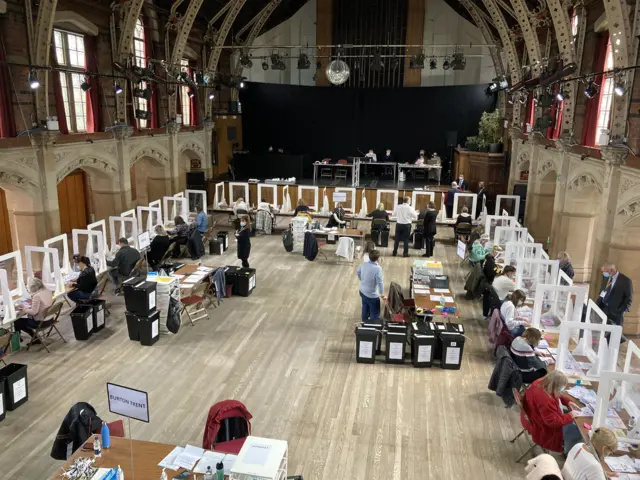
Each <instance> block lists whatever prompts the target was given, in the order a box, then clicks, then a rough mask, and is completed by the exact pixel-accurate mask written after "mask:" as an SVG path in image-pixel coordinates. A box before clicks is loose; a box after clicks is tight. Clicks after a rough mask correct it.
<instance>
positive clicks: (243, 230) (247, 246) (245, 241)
mask: <svg viewBox="0 0 640 480" xmlns="http://www.w3.org/2000/svg"><path fill="white" fill-rule="evenodd" d="M236 240H237V242H238V258H239V259H240V260H242V267H243V268H249V254H250V253H251V218H249V217H248V216H247V217H241V218H240V230H238V231H237V232H236Z"/></svg>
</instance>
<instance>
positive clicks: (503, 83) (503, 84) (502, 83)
mask: <svg viewBox="0 0 640 480" xmlns="http://www.w3.org/2000/svg"><path fill="white" fill-rule="evenodd" d="M465 63H466V60H465ZM498 86H499V87H500V90H506V89H507V88H509V80H507V77H505V76H502V77H500V78H499V79H498Z"/></svg>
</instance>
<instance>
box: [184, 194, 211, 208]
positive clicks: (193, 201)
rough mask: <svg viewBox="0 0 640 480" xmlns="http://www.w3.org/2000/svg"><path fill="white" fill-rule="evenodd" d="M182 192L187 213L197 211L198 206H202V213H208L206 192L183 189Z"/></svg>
mask: <svg viewBox="0 0 640 480" xmlns="http://www.w3.org/2000/svg"><path fill="white" fill-rule="evenodd" d="M184 193H185V198H186V199H187V202H188V209H189V213H198V207H202V209H203V210H204V213H208V205H207V192H206V191H205V190H185V191H184Z"/></svg>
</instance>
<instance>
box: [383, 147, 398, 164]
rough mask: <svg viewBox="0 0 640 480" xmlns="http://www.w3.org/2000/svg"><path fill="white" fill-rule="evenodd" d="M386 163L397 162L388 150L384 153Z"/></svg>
mask: <svg viewBox="0 0 640 480" xmlns="http://www.w3.org/2000/svg"><path fill="white" fill-rule="evenodd" d="M384 161H385V162H395V160H394V159H393V155H391V149H390V148H387V150H386V151H385V152H384Z"/></svg>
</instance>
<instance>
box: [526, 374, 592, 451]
mask: <svg viewBox="0 0 640 480" xmlns="http://www.w3.org/2000/svg"><path fill="white" fill-rule="evenodd" d="M568 383H569V380H568V379H567V377H566V376H565V374H564V373H562V372H561V371H559V370H555V371H553V372H551V373H549V374H547V375H546V376H544V377H543V378H540V379H538V380H536V381H535V382H533V383H532V384H531V386H530V387H529V388H528V389H527V391H526V393H525V394H524V404H523V406H524V409H525V411H526V413H527V415H528V416H529V420H530V421H531V437H532V438H533V441H534V443H535V444H536V445H540V447H542V448H546V449H547V450H551V451H552V452H563V451H564V453H567V452H569V450H571V449H572V448H573V446H574V445H575V444H576V443H577V442H579V441H580V438H581V435H580V430H578V427H577V426H576V424H575V423H574V422H573V419H574V418H575V417H576V416H577V415H578V414H577V412H576V411H575V410H578V409H579V407H578V405H576V404H575V403H574V402H573V401H572V400H571V399H570V398H569V397H568V396H566V395H563V394H562V392H564V390H565V388H566V387H567V385H568ZM561 407H565V408H567V409H568V410H569V413H564V412H563V410H562V409H561ZM563 445H564V450H563Z"/></svg>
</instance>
